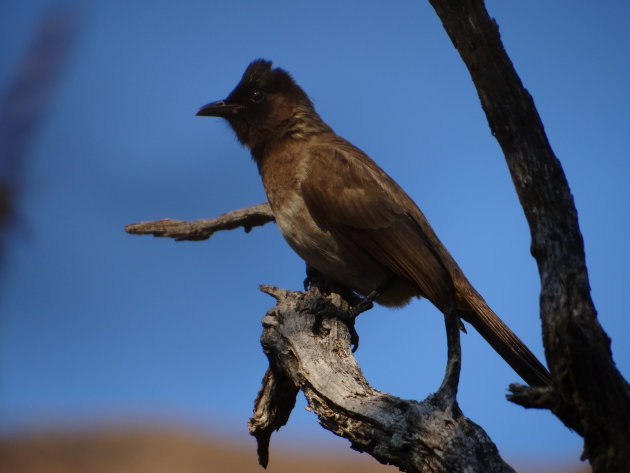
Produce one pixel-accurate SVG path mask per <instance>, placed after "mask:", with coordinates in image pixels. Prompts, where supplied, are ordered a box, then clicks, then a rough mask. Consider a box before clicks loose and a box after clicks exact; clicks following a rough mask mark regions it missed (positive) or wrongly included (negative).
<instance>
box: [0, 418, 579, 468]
mask: <svg viewBox="0 0 630 473" xmlns="http://www.w3.org/2000/svg"><path fill="white" fill-rule="evenodd" d="M513 466H514V467H515V468H518V471H519V472H522V473H534V472H542V471H544V472H545V473H546V472H552V471H553V472H554V473H586V472H588V471H590V470H589V469H588V468H587V467H586V466H584V467H583V468H578V469H575V468H563V467H561V466H560V465H555V466H554V465H549V466H548V467H545V468H541V467H540V466H534V464H533V463H530V462H529V461H527V460H524V461H523V462H520V463H519V464H516V465H513ZM263 471H265V470H263V469H262V468H261V467H259V466H258V464H257V462H256V453H255V450H254V447H253V442H252V444H251V445H246V446H245V445H239V444H236V443H234V442H229V441H227V440H220V439H219V438H217V437H212V436H210V435H206V434H200V433H198V432H192V431H185V430H183V429H173V428H166V427H155V428H127V429H124V428H113V427H109V428H85V429H73V430H66V431H64V432H50V431H49V432H48V433H37V434H35V433H31V434H28V435H27V434H23V435H21V436H19V437H4V438H1V439H0V472H1V473H232V472H233V473H250V472H251V473H262V472H263ZM267 471H268V472H270V473H289V472H291V473H294V472H298V473H315V472H322V471H324V472H326V473H359V472H361V473H388V472H389V473H394V472H396V471H398V470H397V469H396V468H394V467H391V466H384V465H380V464H378V463H377V462H376V461H375V460H374V459H372V458H371V457H370V456H368V455H367V454H358V453H355V452H352V451H350V450H349V451H348V454H347V455H340V454H332V455H331V454H329V453H327V452H326V451H325V450H318V451H313V452H310V453H304V452H301V453H290V452H288V450H287V449H286V447H285V449H284V451H283V450H282V448H280V447H278V446H277V445H276V446H275V448H274V446H273V445H272V451H271V460H270V465H269V467H268V469H267Z"/></svg>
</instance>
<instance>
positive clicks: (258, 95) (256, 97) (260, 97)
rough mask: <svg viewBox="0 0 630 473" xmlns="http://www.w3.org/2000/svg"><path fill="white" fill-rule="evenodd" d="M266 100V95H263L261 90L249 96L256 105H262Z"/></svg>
mask: <svg viewBox="0 0 630 473" xmlns="http://www.w3.org/2000/svg"><path fill="white" fill-rule="evenodd" d="M264 98H265V94H263V93H262V92H261V91H260V90H254V91H253V92H252V93H251V94H249V100H251V101H252V102H254V103H260V102H262V101H263V99H264Z"/></svg>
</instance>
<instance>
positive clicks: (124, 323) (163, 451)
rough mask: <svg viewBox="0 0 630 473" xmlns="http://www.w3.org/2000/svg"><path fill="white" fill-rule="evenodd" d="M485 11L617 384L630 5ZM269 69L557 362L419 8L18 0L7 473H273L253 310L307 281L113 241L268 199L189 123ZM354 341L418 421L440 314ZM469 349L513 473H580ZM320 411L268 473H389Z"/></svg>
mask: <svg viewBox="0 0 630 473" xmlns="http://www.w3.org/2000/svg"><path fill="white" fill-rule="evenodd" d="M486 5H487V8H488V10H489V12H490V14H491V15H492V16H493V17H495V18H496V20H497V22H498V24H499V26H500V29H501V34H502V38H503V41H504V44H505V46H506V49H507V51H508V54H509V55H510V57H511V59H512V61H513V62H514V64H515V66H516V69H517V71H518V72H519V74H520V76H521V78H522V80H523V82H524V84H525V86H526V87H527V88H528V90H529V92H530V93H531V94H532V95H533V97H534V99H535V101H536V104H537V107H538V110H539V112H540V114H541V116H542V119H543V122H544V124H545V127H546V130H547V133H548V136H549V139H550V141H551V144H552V146H553V148H554V150H555V151H556V154H557V155H558V157H559V159H560V160H561V162H562V164H563V166H564V170H565V172H566V174H567V177H568V180H569V183H570V185H571V188H572V191H573V194H574V197H575V201H576V205H577V208H578V212H579V217H580V224H581V229H582V232H583V235H584V239H585V245H586V252H587V262H588V267H589V272H590V278H591V285H592V295H593V298H594V301H595V304H596V307H597V308H598V311H599V317H600V321H601V323H602V325H603V327H604V329H605V330H606V331H607V333H608V334H609V335H610V336H611V338H612V350H613V353H614V358H615V361H616V363H617V365H618V367H619V369H620V370H621V372H622V373H623V374H624V375H625V376H626V378H627V377H628V376H630V343H628V337H629V336H630V335H629V334H630V322H629V318H628V316H627V315H628V314H627V303H626V301H625V296H623V294H626V293H627V282H628V278H627V270H626V268H627V267H628V265H629V264H630V250H629V249H628V238H629V237H630V224H629V222H628V218H627V217H628V215H629V212H628V210H629V207H630V190H629V189H630V182H629V179H628V149H630V126H629V125H630V120H629V118H628V105H629V104H630V88H629V87H628V79H629V76H630V56H628V54H627V48H628V46H629V44H630V41H629V40H630V24H629V23H630V20H629V19H630V4H628V3H627V2H624V1H622V0H610V1H607V2H603V3H597V4H595V3H588V2H568V1H561V2H552V3H549V2H545V1H542V0H534V1H531V2H526V3H523V2H505V1H503V2H501V1H497V0H491V1H487V2H486ZM258 57H265V58H267V59H272V60H274V61H275V64H276V65H277V66H280V67H283V68H285V69H287V70H288V71H290V72H291V73H292V74H293V76H294V77H295V78H296V80H297V81H298V82H299V83H300V84H301V85H302V87H303V88H304V89H305V90H306V91H307V92H308V93H309V94H310V96H311V97H312V99H313V101H314V102H315V106H316V108H317V109H318V111H319V113H320V115H321V116H322V117H323V118H324V120H326V121H327V122H328V123H329V124H330V125H331V126H333V128H334V129H335V130H336V131H337V132H338V133H339V134H341V135H342V136H344V137H346V138H347V139H349V140H350V141H352V142H353V143H354V144H356V145H357V146H359V147H361V148H362V149H363V150H364V151H366V152H367V153H368V154H370V155H371V156H372V157H373V158H374V159H375V160H376V161H377V162H379V164H381V166H382V167H383V168H384V169H385V170H386V171H387V172H389V173H390V174H391V175H392V176H393V177H394V178H395V179H396V180H397V181H398V182H399V183H400V184H401V185H402V186H403V187H404V188H405V189H406V190H407V191H408V192H409V194H410V195H411V196H412V197H413V198H414V199H415V200H416V202H418V204H419V205H420V207H421V208H422V209H423V210H424V212H425V214H426V215H427V217H428V219H429V221H430V222H431V223H432V225H433V227H434V228H435V230H436V232H437V233H438V235H439V236H440V237H441V239H442V241H443V242H444V243H445V244H446V246H447V247H448V248H449V249H450V251H451V253H453V255H454V256H455V258H456V259H457V260H458V262H459V263H460V265H461V266H462V268H463V269H464V270H465V271H466V273H467V275H468V277H469V279H470V280H471V281H472V282H473V283H474V284H475V286H476V287H477V289H478V290H479V291H480V292H481V293H482V294H483V295H484V297H485V298H486V299H487V301H488V302H489V303H490V305H491V306H492V307H493V308H494V309H495V311H496V312H497V313H498V314H499V315H500V316H501V317H502V318H503V319H504V320H505V321H506V322H507V323H508V325H510V326H511V327H512V328H513V329H514V331H515V332H516V333H517V334H519V335H520V336H521V338H523V340H524V341H525V342H526V343H527V344H528V345H529V346H530V347H531V348H532V350H533V351H534V352H535V353H536V354H537V355H538V356H539V357H540V358H541V359H542V358H543V357H544V354H543V350H542V343H541V337H540V321H539V318H538V293H539V280H538V274H537V270H536V266H535V263H534V260H533V259H532V258H531V256H530V254H529V243H530V238H529V230H528V228H527V225H526V222H525V219H524V217H523V213H522V210H521V208H520V206H519V203H518V200H517V197H516V195H515V192H514V190H513V187H512V184H511V181H510V176H509V173H508V171H507V168H506V166H505V164H504V161H503V157H502V154H501V151H500V149H499V147H498V145H497V143H496V142H495V140H494V139H493V138H492V136H491V135H490V132H489V130H488V126H487V122H486V119H485V116H484V115H483V112H482V110H481V107H480V105H479V100H478V98H477V96H476V92H475V89H474V87H473V85H472V82H471V80H470V78H469V75H468V73H467V71H466V70H465V67H464V65H463V63H462V62H461V60H460V59H459V57H458V55H457V53H456V51H455V49H454V48H453V46H452V45H451V42H450V40H449V39H448V37H447V36H446V33H445V32H444V30H443V29H442V27H441V24H440V22H439V20H438V19H437V16H436V14H435V13H434V11H433V10H432V9H431V8H430V6H429V4H428V2H426V1H413V0H405V1H400V2H396V3H395V4H394V3H391V2H389V3H388V2H380V1H365V0H362V1H358V0H351V1H347V2H338V1H327V0H324V1H320V2H315V3H313V2H291V1H288V0H287V1H269V2H258V1H254V0H242V1H234V2H219V1H215V2H207V1H201V0H190V1H186V2H167V3H162V4H160V3H156V2H152V1H148V0H131V1H127V2H111V1H104V0H90V1H83V2H74V3H72V2H65V3H60V2H55V1H52V0H26V1H25V0H22V1H14V0H5V1H4V2H2V3H1V4H0V102H1V103H2V104H3V105H2V107H1V109H0V153H1V154H0V179H1V183H0V184H1V186H0V192H1V193H0V204H1V205H0V225H1V227H0V232H1V234H0V242H1V246H0V458H4V460H2V461H4V465H0V469H2V471H25V472H35V471H49V470H46V468H53V470H50V471H60V470H54V467H51V466H50V465H56V464H57V463H59V464H60V465H63V466H62V467H60V468H61V469H62V471H84V472H86V471H112V470H113V469H114V470H115V471H129V472H139V471H162V470H160V468H159V467H158V466H156V465H162V468H164V471H166V469H168V471H173V470H177V471H185V472H188V471H189V472H193V471H240V472H244V471H258V467H257V466H256V461H255V443H254V440H253V438H250V437H249V435H248V433H247V426H246V424H247V420H248V418H249V417H250V415H251V410H252V406H253V400H254V397H255V395H256V393H257V390H258V388H259V386H260V380H261V378H262V375H263V373H264V371H265V369H266V366H267V361H266V359H265V357H264V355H263V353H262V351H261V349H260V344H259V336H260V333H261V324H260V320H261V318H262V316H263V315H264V313H265V312H266V310H268V309H269V308H270V307H271V306H272V305H273V300H272V299H271V298H270V297H269V296H266V295H264V294H262V293H261V292H259V291H258V285H259V284H273V285H277V286H280V287H284V288H290V289H299V288H300V287H301V284H302V280H303V278H304V265H303V263H302V262H301V260H299V259H298V257H297V256H295V255H294V254H293V253H292V251H291V250H290V249H289V247H288V246H287V245H286V243H285V242H284V241H283V239H282V238H281V236H280V234H279V232H278V230H277V228H276V227H275V225H272V224H270V225H267V226H265V227H262V228H257V229H255V230H253V231H252V233H250V234H245V233H244V232H242V231H240V230H238V231H231V232H223V233H220V234H217V235H215V236H214V237H212V239H211V240H210V241H207V242H181V243H177V242H174V241H172V240H166V239H155V238H152V237H138V236H130V235H127V234H125V232H124V226H125V224H128V223H134V222H138V221H142V220H154V219H159V218H164V217H171V218H179V219H198V218H209V217H213V216H216V215H218V214H220V213H223V212H225V211H228V210H232V209H235V208H240V207H245V206H248V205H253V204H257V203H260V202H263V201H264V200H265V196H264V193H263V189H262V185H261V183H260V180H259V176H258V174H257V171H256V168H255V165H254V164H253V163H252V162H251V160H250V158H249V155H248V152H247V151H246V150H245V149H244V148H241V147H240V146H239V145H238V143H237V141H236V139H235V138H234V136H233V135H232V132H231V131H230V130H229V129H228V127H227V125H226V124H225V123H222V122H221V121H220V120H219V119H209V118H199V117H195V116H194V114H195V112H196V110H197V109H198V108H199V107H200V106H201V105H203V104H205V103H207V102H209V101H212V100H216V99H221V98H224V97H225V96H226V95H227V94H228V93H229V92H230V90H231V89H232V88H233V87H234V86H235V85H236V83H237V82H238V80H239V79H240V76H241V74H242V72H243V70H244V69H245V67H246V66H247V64H248V63H249V62H250V61H251V60H252V59H254V58H258ZM358 331H359V333H360V335H361V348H360V349H359V351H358V352H357V354H356V355H357V358H358V359H359V362H360V364H361V366H362V368H363V370H364V373H365V374H366V377H367V378H368V380H369V381H370V382H371V383H372V384H373V385H374V386H375V387H377V388H378V389H381V390H384V391H387V392H390V393H392V394H395V395H398V396H400V397H403V398H409V399H423V398H424V397H425V396H426V395H428V394H429V393H431V392H433V391H435V390H436V389H437V387H438V386H439V383H440V381H441V378H442V374H443V369H444V363H445V359H446V356H445V353H446V344H445V339H444V334H443V322H442V317H441V315H440V314H439V313H438V312H437V311H436V310H435V309H434V308H433V307H431V305H430V304H429V303H427V302H426V301H418V302H414V303H412V304H411V305H410V306H408V307H406V308H404V309H402V310H386V309H382V308H377V309H374V310H371V311H369V312H368V313H366V314H364V315H362V316H361V318H360V319H359V321H358ZM463 350H464V359H463V372H462V379H461V385H460V396H459V399H460V404H461V407H462V409H463V411H464V413H465V414H466V415H467V416H468V417H470V418H471V419H473V420H474V421H475V422H477V423H479V424H480V425H482V426H483V427H484V428H485V429H486V431H487V432H488V433H489V435H490V436H491V438H492V439H493V440H494V441H495V442H496V444H497V446H498V448H499V450H500V451H501V453H502V455H503V456H504V458H506V459H507V460H508V461H509V462H511V463H512V464H513V465H514V466H516V467H517V468H519V471H537V472H546V471H549V472H551V471H582V468H584V465H583V464H581V463H580V462H579V460H578V458H579V455H580V453H581V441H580V438H579V437H578V436H577V435H575V434H574V433H572V432H570V431H569V430H567V429H566V428H565V427H563V426H562V425H561V424H560V422H559V421H558V420H557V419H556V418H555V417H553V416H552V415H551V414H549V413H548V412H542V411H529V410H524V409H522V408H520V407H518V406H515V405H513V404H510V403H509V402H507V401H506V400H505V397H504V396H505V393H506V387H507V385H508V384H509V383H511V382H516V381H519V379H518V377H517V376H516V375H515V374H514V373H513V372H512V371H511V369H510V368H509V367H508V366H507V365H506V364H505V363H504V362H503V361H502V360H501V358H499V356H498V355H496V354H495V353H494V352H493V351H492V350H491V349H490V348H489V347H488V346H486V344H485V343H484V342H483V340H482V339H481V337H480V336H478V335H477V334H476V333H475V332H474V331H473V330H470V331H469V333H468V335H466V336H464V337H463ZM305 407H306V406H305V402H304V400H303V398H302V397H300V399H299V402H298V405H297V407H296V410H295V411H294V412H293V414H292V417H291V419H290V422H289V424H288V425H287V426H286V427H284V428H283V429H282V430H281V431H280V432H278V433H277V434H275V436H274V437H273V439H272V445H271V464H270V467H269V470H270V471H272V472H273V471H282V468H283V467H285V466H286V465H289V466H287V468H289V469H291V468H293V469H295V465H304V464H305V460H304V458H308V462H307V463H308V465H311V466H313V465H320V464H319V463H317V462H318V461H323V460H322V458H326V459H328V461H329V463H328V464H327V466H326V468H327V469H329V471H336V470H332V469H331V468H333V466H331V465H337V466H338V465H342V464H343V465H344V466H343V468H344V469H343V471H350V470H349V469H348V468H349V466H348V465H360V466H359V467H357V468H360V469H361V471H372V470H371V469H370V468H373V469H374V471H377V469H378V471H384V470H385V469H389V470H390V471H394V470H393V468H391V467H381V466H379V465H378V464H377V463H376V462H375V461H374V460H372V459H371V458H369V457H367V456H366V455H360V454H358V453H356V452H352V451H350V450H349V448H348V446H349V444H348V442H347V441H345V440H343V439H340V438H338V437H335V436H334V435H332V434H331V433H330V432H328V431H325V430H324V429H322V428H321V427H320V426H319V425H318V424H317V419H316V418H315V416H314V415H313V414H312V413H309V412H308V411H307V410H306V409H305ZM121 452H126V453H124V454H123V453H121ZM184 452H186V453H184ZM117 455H118V456H117ZM120 455H122V456H120ZM287 455H288V457H287ZM300 455H301V456H300ZM112 458H118V459H119V460H120V461H119V462H118V463H116V464H111V463H108V462H111V461H112ZM166 458H169V460H166ZM220 458H221V459H222V460H220ZM287 458H288V459H287ZM150 461H153V462H154V463H155V464H153V465H151V464H150V463H147V462H150ZM171 461H172V462H173V463H169V462H171ZM291 461H295V462H297V463H293V464H292V463H291ZM55 462H57V463H55ZM64 462H65V463H64ZM287 462H288V463H287ZM343 462H348V463H347V464H346V463H343ZM357 462H358V463H357ZM7 465H8V466H7ZM72 465H74V466H72ZM77 465H80V467H77ZM165 465H168V467H167V466H165ZM291 465H293V466H291ZM74 467H76V468H75V469H72V468H74ZM5 468H6V470H5ZM143 468H144V469H143ZM169 468H170V469H169ZM300 468H302V469H303V470H304V471H305V472H306V471H310V470H306V469H305V468H306V467H302V466H300ZM314 468H315V467H314ZM317 469H319V470H321V467H317ZM339 471H341V469H340V470H339Z"/></svg>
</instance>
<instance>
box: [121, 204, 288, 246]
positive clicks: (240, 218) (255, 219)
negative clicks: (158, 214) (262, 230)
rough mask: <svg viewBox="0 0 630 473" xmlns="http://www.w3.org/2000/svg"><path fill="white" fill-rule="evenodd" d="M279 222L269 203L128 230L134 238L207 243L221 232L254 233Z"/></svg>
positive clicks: (139, 225) (157, 221) (138, 225)
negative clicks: (187, 220) (149, 236)
mask: <svg viewBox="0 0 630 473" xmlns="http://www.w3.org/2000/svg"><path fill="white" fill-rule="evenodd" d="M274 220H275V218H274V216H273V212H272V211H271V207H270V206H269V204H268V203H267V202H265V203H263V204H258V205H254V206H252V207H246V208H244V209H238V210H232V211H231V212H227V213H224V214H222V215H219V216H218V217H216V218H209V219H200V220H195V221H194V222H185V221H183V220H173V219H169V218H165V219H162V220H155V221H151V222H140V223H132V224H129V225H127V226H126V227H125V231H126V232H127V233H131V234H132V235H153V236H156V237H170V238H174V239H175V240H177V241H181V240H193V241H199V240H207V239H208V238H210V237H211V236H212V235H213V234H214V233H215V232H218V231H219V230H233V229H235V228H238V227H243V228H244V229H245V231H246V232H248V233H249V232H250V231H251V229H252V228H253V227H258V226H262V225H264V224H266V223H269V222H273V221H274Z"/></svg>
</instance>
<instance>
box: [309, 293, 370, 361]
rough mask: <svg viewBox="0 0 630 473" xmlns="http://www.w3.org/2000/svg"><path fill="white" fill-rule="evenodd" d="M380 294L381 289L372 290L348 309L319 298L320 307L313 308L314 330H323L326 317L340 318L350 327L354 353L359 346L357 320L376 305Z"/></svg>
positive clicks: (349, 331)
mask: <svg viewBox="0 0 630 473" xmlns="http://www.w3.org/2000/svg"><path fill="white" fill-rule="evenodd" d="M379 295H380V292H379V291H372V292H371V293H370V294H368V295H367V296H366V297H364V298H363V299H361V300H360V301H359V303H358V304H355V305H354V306H353V307H351V308H350V309H346V310H343V309H340V308H338V307H336V306H335V305H333V303H332V302H330V301H329V300H328V299H324V298H322V299H318V301H319V304H318V307H317V308H315V310H313V312H314V313H315V323H314V324H313V332H315V333H320V332H321V328H322V322H323V320H324V319H325V318H333V317H334V318H336V319H338V320H340V321H341V322H343V323H344V324H345V325H346V327H347V328H348V333H349V335H350V346H351V347H352V353H354V352H355V351H357V350H358V348H359V334H358V332H357V330H356V327H355V321H356V319H357V317H358V316H359V315H361V314H362V313H363V312H365V311H367V310H370V309H371V308H372V307H373V306H374V299H376V298H377V297H378V296H379Z"/></svg>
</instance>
